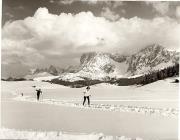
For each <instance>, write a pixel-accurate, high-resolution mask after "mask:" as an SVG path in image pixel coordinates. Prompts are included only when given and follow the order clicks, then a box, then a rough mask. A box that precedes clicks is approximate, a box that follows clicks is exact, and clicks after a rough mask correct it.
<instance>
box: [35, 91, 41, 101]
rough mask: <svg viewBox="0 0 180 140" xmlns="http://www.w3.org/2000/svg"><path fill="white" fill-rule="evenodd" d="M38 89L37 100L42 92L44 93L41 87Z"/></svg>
mask: <svg viewBox="0 0 180 140" xmlns="http://www.w3.org/2000/svg"><path fill="white" fill-rule="evenodd" d="M36 91H37V100H39V97H40V94H42V91H41V89H38V90H36Z"/></svg>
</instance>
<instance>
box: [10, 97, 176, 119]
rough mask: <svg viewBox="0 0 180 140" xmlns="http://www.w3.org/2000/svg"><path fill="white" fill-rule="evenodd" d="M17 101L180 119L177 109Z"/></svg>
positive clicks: (23, 98)
mask: <svg viewBox="0 0 180 140" xmlns="http://www.w3.org/2000/svg"><path fill="white" fill-rule="evenodd" d="M13 99H14V100H16V101H24V102H32V103H38V104H49V105H56V106H66V107H76V108H81V109H88V110H100V111H116V112H129V113H140V114H144V115H159V116H164V117H178V114H179V110H178V109H177V108H152V107H146V106H145V107H138V106H125V105H113V104H91V106H90V107H89V106H83V105H82V104H81V103H74V102H70V101H63V100H55V99H43V100H42V99H41V100H39V101H37V100H36V99H35V98H32V97H30V96H23V97H22V96H17V97H15V98H13Z"/></svg>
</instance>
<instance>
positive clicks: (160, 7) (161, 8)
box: [146, 1, 169, 15]
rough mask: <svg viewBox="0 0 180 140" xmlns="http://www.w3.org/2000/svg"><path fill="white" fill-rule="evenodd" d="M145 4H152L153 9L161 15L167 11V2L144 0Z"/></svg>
mask: <svg viewBox="0 0 180 140" xmlns="http://www.w3.org/2000/svg"><path fill="white" fill-rule="evenodd" d="M146 4H147V5H152V7H153V8H154V10H155V11H156V12H158V13H159V14H161V15H166V14H167V13H168V11H169V2H161V1H154V2H149V1H147V2H146Z"/></svg>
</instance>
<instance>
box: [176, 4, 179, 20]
mask: <svg viewBox="0 0 180 140" xmlns="http://www.w3.org/2000/svg"><path fill="white" fill-rule="evenodd" d="M176 17H177V18H180V6H177V7H176Z"/></svg>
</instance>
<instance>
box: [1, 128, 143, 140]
mask: <svg viewBox="0 0 180 140" xmlns="http://www.w3.org/2000/svg"><path fill="white" fill-rule="evenodd" d="M7 138H8V139H30V140H42V139H43V140H52V139H53V140H142V138H139V137H137V138H129V137H126V136H106V135H104V134H103V133H92V134H83V133H82V134H74V133H67V132H61V131H49V132H46V131H20V130H14V129H6V128H1V129H0V139H7Z"/></svg>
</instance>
